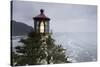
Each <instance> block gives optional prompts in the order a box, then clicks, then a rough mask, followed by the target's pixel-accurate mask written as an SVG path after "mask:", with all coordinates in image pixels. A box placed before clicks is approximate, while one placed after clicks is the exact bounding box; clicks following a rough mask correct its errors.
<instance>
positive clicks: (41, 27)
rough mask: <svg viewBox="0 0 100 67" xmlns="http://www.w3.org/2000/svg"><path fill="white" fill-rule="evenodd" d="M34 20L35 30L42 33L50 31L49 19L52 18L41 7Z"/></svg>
mask: <svg viewBox="0 0 100 67" xmlns="http://www.w3.org/2000/svg"><path fill="white" fill-rule="evenodd" d="M33 20H34V31H35V32H37V33H40V34H46V33H49V28H50V26H49V21H50V18H48V17H47V16H46V15H45V14H44V10H43V9H40V14H39V15H37V16H35V17H33Z"/></svg>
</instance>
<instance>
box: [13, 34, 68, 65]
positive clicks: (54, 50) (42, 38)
mask: <svg viewBox="0 0 100 67" xmlns="http://www.w3.org/2000/svg"><path fill="white" fill-rule="evenodd" d="M51 35H52V34H39V33H35V32H31V33H29V35H28V37H27V38H26V39H21V40H20V42H21V43H23V45H22V46H17V47H15V49H16V54H15V53H13V58H12V59H13V60H14V61H13V65H15V66H19V65H20V66H22V65H39V64H45V63H43V62H42V60H45V61H46V64H50V63H53V64H56V63H69V61H67V57H66V55H65V49H63V47H62V46H61V45H56V44H55V40H54V39H53V38H52V37H51Z"/></svg>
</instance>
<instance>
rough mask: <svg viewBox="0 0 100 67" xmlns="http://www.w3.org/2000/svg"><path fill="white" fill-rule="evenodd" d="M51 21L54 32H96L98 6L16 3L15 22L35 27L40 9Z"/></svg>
mask: <svg viewBox="0 0 100 67" xmlns="http://www.w3.org/2000/svg"><path fill="white" fill-rule="evenodd" d="M41 8H42V9H44V10H45V11H44V13H45V15H46V16H47V17H49V18H50V19H51V20H50V28H51V29H52V30H53V32H96V28H97V6H94V5H75V4H59V3H45V2H34V1H14V2H13V20H15V21H18V22H23V23H25V24H28V25H30V26H32V27H33V26H34V24H33V22H34V21H33V19H32V18H33V17H35V16H37V15H39V14H40V9H41Z"/></svg>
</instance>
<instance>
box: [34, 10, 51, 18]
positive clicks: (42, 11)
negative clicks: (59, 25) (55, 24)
mask: <svg viewBox="0 0 100 67" xmlns="http://www.w3.org/2000/svg"><path fill="white" fill-rule="evenodd" d="M33 19H34V20H37V19H44V20H50V18H48V17H46V16H45V14H44V10H43V9H40V14H39V15H37V16H36V17H33Z"/></svg>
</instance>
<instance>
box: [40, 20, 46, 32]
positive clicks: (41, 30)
mask: <svg viewBox="0 0 100 67" xmlns="http://www.w3.org/2000/svg"><path fill="white" fill-rule="evenodd" d="M44 29H45V28H44V22H43V21H42V22H41V23H40V33H44Z"/></svg>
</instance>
